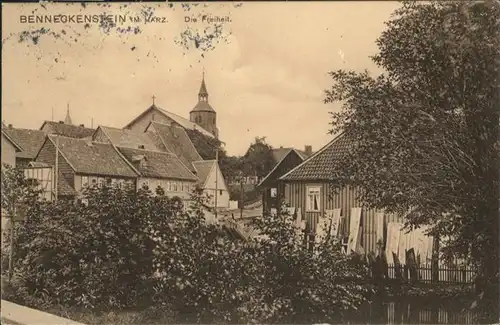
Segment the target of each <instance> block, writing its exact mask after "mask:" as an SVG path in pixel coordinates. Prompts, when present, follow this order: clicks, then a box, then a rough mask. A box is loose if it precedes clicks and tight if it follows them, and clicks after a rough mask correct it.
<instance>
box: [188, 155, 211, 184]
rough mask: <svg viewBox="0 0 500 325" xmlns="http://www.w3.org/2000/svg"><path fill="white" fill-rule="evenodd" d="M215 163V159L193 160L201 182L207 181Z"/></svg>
mask: <svg viewBox="0 0 500 325" xmlns="http://www.w3.org/2000/svg"><path fill="white" fill-rule="evenodd" d="M214 164H215V160H201V161H195V162H193V166H194V168H196V176H198V179H199V180H200V182H201V184H205V183H206V181H207V178H208V176H209V175H210V171H211V170H212V168H213V166H214Z"/></svg>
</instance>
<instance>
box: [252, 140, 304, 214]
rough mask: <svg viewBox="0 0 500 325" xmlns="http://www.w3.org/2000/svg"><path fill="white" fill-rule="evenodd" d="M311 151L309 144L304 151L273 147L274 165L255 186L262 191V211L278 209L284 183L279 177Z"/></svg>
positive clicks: (267, 211)
mask: <svg viewBox="0 0 500 325" xmlns="http://www.w3.org/2000/svg"><path fill="white" fill-rule="evenodd" d="M311 152H312V147H310V146H306V151H301V150H297V149H294V148H283V147H281V148H278V149H273V152H272V153H273V157H274V160H275V161H276V165H275V166H274V168H273V169H272V170H271V171H270V172H269V173H268V174H267V175H266V176H265V177H264V178H263V179H262V180H261V181H260V183H259V184H258V185H257V188H259V189H260V190H261V192H262V211H263V212H264V213H270V212H271V209H278V207H279V205H280V203H281V201H282V200H283V199H284V194H285V193H284V183H283V182H281V181H280V180H279V178H280V177H281V176H283V175H284V174H286V173H287V172H289V171H290V170H291V169H292V168H295V167H296V166H298V165H300V164H301V163H302V162H303V161H304V160H305V159H306V158H307V157H308V156H310V155H311Z"/></svg>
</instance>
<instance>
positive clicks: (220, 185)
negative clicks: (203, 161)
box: [204, 165, 229, 208]
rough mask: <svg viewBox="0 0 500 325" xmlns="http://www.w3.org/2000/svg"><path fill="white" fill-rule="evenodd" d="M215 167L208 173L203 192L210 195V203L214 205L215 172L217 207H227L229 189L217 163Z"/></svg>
mask: <svg viewBox="0 0 500 325" xmlns="http://www.w3.org/2000/svg"><path fill="white" fill-rule="evenodd" d="M216 168H217V169H216ZM216 168H213V169H212V171H211V172H210V175H208V177H207V180H206V182H205V188H204V192H205V193H206V194H207V195H209V196H210V197H211V201H210V205H211V206H215V188H216V186H215V175H216V174H217V207H220V208H229V191H228V188H227V186H226V181H225V180H224V176H223V175H222V172H221V170H220V168H219V167H218V166H217V165H216ZM216 171H217V172H216Z"/></svg>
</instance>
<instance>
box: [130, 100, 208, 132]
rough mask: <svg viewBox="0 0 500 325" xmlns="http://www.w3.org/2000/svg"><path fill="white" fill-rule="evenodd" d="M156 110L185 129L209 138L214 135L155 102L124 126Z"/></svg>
mask: <svg viewBox="0 0 500 325" xmlns="http://www.w3.org/2000/svg"><path fill="white" fill-rule="evenodd" d="M152 110H154V111H156V112H158V113H160V114H162V115H164V116H166V117H168V118H170V119H171V120H173V121H174V122H175V123H177V124H179V125H180V126H182V127H183V128H185V129H190V130H198V131H200V132H201V133H203V134H204V135H206V136H209V137H211V138H214V135H213V134H212V133H210V132H208V131H207V130H205V129H204V128H202V127H201V126H199V125H198V124H196V123H193V122H191V121H190V120H188V119H185V118H184V117H181V116H179V115H177V114H174V113H172V112H169V111H166V110H164V109H161V108H159V107H158V106H156V105H155V104H153V105H151V106H150V107H149V108H148V109H146V110H145V111H144V112H142V113H141V114H140V115H139V116H137V117H136V118H135V119H133V120H132V121H131V122H130V123H128V124H127V125H126V126H125V128H128V127H129V126H130V125H132V124H133V123H134V122H135V121H137V120H138V119H139V118H141V117H142V116H144V115H145V114H147V113H148V112H150V111H152Z"/></svg>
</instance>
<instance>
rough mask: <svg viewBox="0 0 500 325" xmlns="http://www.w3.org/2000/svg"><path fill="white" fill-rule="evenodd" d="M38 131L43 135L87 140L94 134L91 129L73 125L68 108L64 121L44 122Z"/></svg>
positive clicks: (81, 125)
mask: <svg viewBox="0 0 500 325" xmlns="http://www.w3.org/2000/svg"><path fill="white" fill-rule="evenodd" d="M40 131H43V132H44V133H45V134H53V135H61V136H64V137H69V138H77V139H81V138H88V137H90V136H92V135H93V134H94V132H95V130H94V129H92V128H87V127H85V125H83V124H80V125H74V124H73V122H72V119H71V116H70V113H69V108H68V109H67V111H66V118H65V119H64V121H59V122H54V121H44V122H43V124H42V126H41V127H40Z"/></svg>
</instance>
